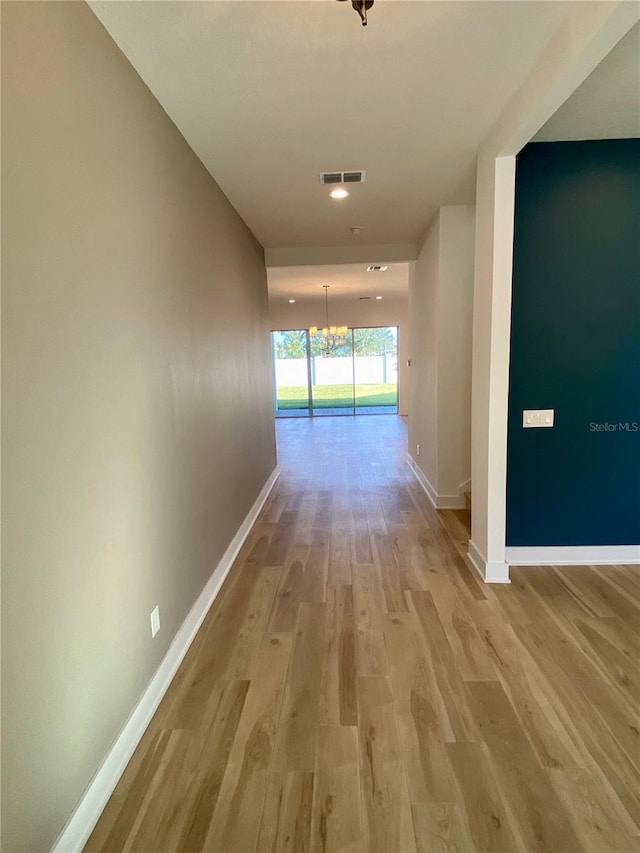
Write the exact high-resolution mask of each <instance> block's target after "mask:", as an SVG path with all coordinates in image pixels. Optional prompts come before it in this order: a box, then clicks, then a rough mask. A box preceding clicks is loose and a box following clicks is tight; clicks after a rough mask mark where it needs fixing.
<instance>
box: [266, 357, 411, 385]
mask: <svg viewBox="0 0 640 853" xmlns="http://www.w3.org/2000/svg"><path fill="white" fill-rule="evenodd" d="M354 370H355V383H356V385H381V384H384V383H386V382H397V381H398V358H397V356H396V355H392V354H388V355H366V356H355V358H353V359H352V358H351V356H335V357H333V358H324V357H323V356H321V355H317V356H314V357H313V358H311V384H312V385H351V383H352V382H353V381H354ZM306 384H307V359H306V358H277V359H276V386H277V387H281V386H286V385H306Z"/></svg>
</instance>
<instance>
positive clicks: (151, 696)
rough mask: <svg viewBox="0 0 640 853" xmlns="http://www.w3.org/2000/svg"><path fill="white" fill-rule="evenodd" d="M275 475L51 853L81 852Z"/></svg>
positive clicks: (246, 518) (173, 643)
mask: <svg viewBox="0 0 640 853" xmlns="http://www.w3.org/2000/svg"><path fill="white" fill-rule="evenodd" d="M279 475H280V471H279V469H278V468H277V467H276V468H275V469H274V470H273V471H272V473H271V475H270V476H269V479H268V480H267V482H266V483H265V484H264V486H263V488H262V490H261V492H260V494H259V495H258V497H257V498H256V500H255V502H254V504H253V506H252V507H251V509H250V510H249V512H248V513H247V515H246V517H245V519H244V521H243V522H242V524H241V525H240V527H239V529H238V532H237V533H236V535H235V536H234V537H233V539H232V540H231V542H230V544H229V547H228V548H227V550H226V551H225V552H224V554H223V556H222V558H221V560H220V562H219V563H218V565H217V566H216V568H215V569H214V571H213V574H212V575H211V577H210V578H209V580H208V581H207V583H206V585H205V587H204V589H203V590H202V592H201V593H200V595H199V596H198V598H197V599H196V602H195V604H194V605H193V607H192V608H191V610H190V611H189V613H188V614H187V617H186V619H185V620H184V622H183V623H182V625H181V626H180V628H179V629H178V632H177V634H176V635H175V637H174V638H173V640H172V641H171V645H170V646H169V648H168V650H167V653H166V654H165V656H164V658H163V659H162V661H161V663H160V666H159V667H158V669H157V670H156V672H155V674H154V676H153V678H152V679H151V681H150V682H149V684H148V685H147V687H146V689H145V691H144V693H143V694H142V697H141V698H140V701H139V702H138V704H137V705H136V706H135V708H134V709H133V711H132V712H131V715H130V717H129V719H128V720H127V722H126V723H125V724H124V726H123V727H122V729H121V731H120V734H119V735H118V736H117V738H116V740H115V742H114V744H113V746H112V747H111V749H110V750H109V752H108V753H107V755H106V757H105V759H104V761H103V762H102V764H101V765H100V767H99V768H98V770H97V772H96V774H95V776H94V777H93V779H92V780H91V782H90V783H89V786H88V788H87V789H86V791H85V792H84V794H83V796H82V799H81V800H80V802H79V803H78V805H77V806H76V808H75V810H74V812H73V814H72V815H71V817H70V818H69V820H68V821H67V823H66V825H65V827H64V829H63V830H62V832H61V833H60V835H59V837H58V839H57V841H56V842H55V844H54V845H53V848H52V851H53V853H80V851H81V850H82V848H83V847H84V845H85V844H86V842H87V840H88V838H89V836H90V835H91V832H92V831H93V828H94V827H95V825H96V823H97V822H98V818H99V817H100V815H101V814H102V811H103V809H104V807H105V806H106V804H107V802H108V800H109V797H110V796H111V794H112V793H113V790H114V788H115V787H116V785H117V783H118V781H119V779H120V777H121V776H122V774H123V773H124V770H125V768H126V766H127V764H128V763H129V759H130V758H131V756H132V755H133V753H134V751H135V748H136V747H137V745H138V743H139V742H140V740H141V738H142V735H143V734H144V733H145V731H146V728H147V726H148V725H149V723H150V722H151V718H152V717H153V715H154V713H155V711H156V709H157V707H158V705H159V704H160V701H161V700H162V697H163V696H164V694H165V693H166V691H167V688H168V687H169V685H170V684H171V681H172V680H173V677H174V675H175V674H176V671H177V669H178V667H179V666H180V664H181V662H182V659H183V658H184V656H185V655H186V653H187V651H188V650H189V646H190V645H191V643H192V642H193V639H194V637H195V635H196V633H197V632H198V629H199V627H200V625H201V624H202V622H203V621H204V618H205V616H206V615H207V613H208V612H209V608H210V607H211V605H212V604H213V602H214V600H215V598H216V596H217V595H218V593H219V591H220V588H221V587H222V584H223V582H224V580H225V578H226V576H227V574H228V573H229V570H230V568H231V566H232V565H233V561H234V560H235V558H236V557H237V556H238V552H239V551H240V548H241V547H242V545H243V544H244V542H245V540H246V538H247V536H248V535H249V532H250V530H251V528H252V527H253V525H254V523H255V521H256V519H257V517H258V515H259V513H260V510H261V509H262V507H263V506H264V504H265V502H266V500H267V498H268V497H269V494H270V492H271V490H272V489H273V487H274V485H275V483H276V480H277V479H278V477H279Z"/></svg>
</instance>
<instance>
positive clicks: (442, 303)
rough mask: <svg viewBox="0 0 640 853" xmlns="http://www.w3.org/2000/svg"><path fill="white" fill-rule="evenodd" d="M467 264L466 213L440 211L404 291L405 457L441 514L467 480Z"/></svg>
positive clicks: (467, 209)
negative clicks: (407, 330)
mask: <svg viewBox="0 0 640 853" xmlns="http://www.w3.org/2000/svg"><path fill="white" fill-rule="evenodd" d="M473 259H474V208H473V206H470V205H453V206H447V207H441V208H440V210H439V211H438V214H437V216H436V217H435V219H434V221H433V223H432V224H431V227H430V228H429V230H428V231H427V234H426V236H425V239H424V241H423V244H422V247H421V249H420V252H419V255H418V260H417V261H416V264H415V268H414V273H413V276H412V280H411V284H410V288H409V306H410V341H411V345H410V358H411V368H410V370H409V382H410V385H409V399H410V406H409V453H410V454H411V455H412V457H413V459H414V462H415V463H416V465H417V466H418V467H419V468H420V470H421V472H422V473H423V474H424V476H425V478H426V480H427V481H428V483H429V484H430V486H431V492H432V496H433V497H434V499H435V500H436V502H437V504H438V505H439V506H442V507H443V508H444V507H446V506H453V505H455V504H456V502H457V503H458V504H460V505H462V504H463V500H464V499H463V492H464V490H465V489H466V488H467V487H468V481H469V478H470V476H471V348H472V347H471V345H472V307H473ZM418 444H419V445H420V454H419V455H418V452H417V445H418Z"/></svg>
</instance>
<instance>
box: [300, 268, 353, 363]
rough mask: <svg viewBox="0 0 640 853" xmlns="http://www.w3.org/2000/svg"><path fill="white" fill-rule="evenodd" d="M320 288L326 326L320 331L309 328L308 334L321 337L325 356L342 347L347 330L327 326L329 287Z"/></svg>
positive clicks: (315, 328) (344, 327)
mask: <svg viewBox="0 0 640 853" xmlns="http://www.w3.org/2000/svg"><path fill="white" fill-rule="evenodd" d="M322 286H323V287H324V308H325V322H326V326H324V328H322V329H319V328H318V327H317V326H311V328H310V329H309V334H310V336H311V337H312V338H317V337H322V342H323V344H324V353H325V355H329V354H330V353H331V349H332V348H334V347H339V346H342V344H344V343H346V340H347V332H348V331H349V330H348V329H347V327H346V326H330V325H329V287H330V285H328V284H323V285H322Z"/></svg>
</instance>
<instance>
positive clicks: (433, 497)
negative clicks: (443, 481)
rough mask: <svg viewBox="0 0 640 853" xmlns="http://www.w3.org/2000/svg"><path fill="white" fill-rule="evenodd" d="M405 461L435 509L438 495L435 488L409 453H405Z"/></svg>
mask: <svg viewBox="0 0 640 853" xmlns="http://www.w3.org/2000/svg"><path fill="white" fill-rule="evenodd" d="M407 462H408V463H409V468H411V470H412V471H413V473H414V475H415V478H416V480H417V481H418V482H419V483H420V485H421V486H422V488H423V489H424V490H425V492H426V493H427V497H428V498H429V500H430V501H431V503H432V504H433V506H434V507H435V508H436V509H437V508H438V505H437V503H436V501H437V499H438V495H437V494H436V490H435V489H434V488H433V486H432V485H431V483H430V482H429V480H428V479H427V478H426V476H425V473H424V471H423V470H422V469H421V468H420V467H419V466H418V464H417V463H416V460H415V459H414V458H413V456H412V455H411V454H410V453H407Z"/></svg>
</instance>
